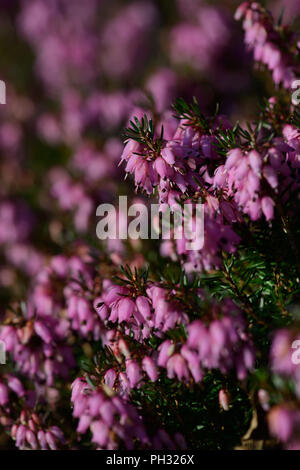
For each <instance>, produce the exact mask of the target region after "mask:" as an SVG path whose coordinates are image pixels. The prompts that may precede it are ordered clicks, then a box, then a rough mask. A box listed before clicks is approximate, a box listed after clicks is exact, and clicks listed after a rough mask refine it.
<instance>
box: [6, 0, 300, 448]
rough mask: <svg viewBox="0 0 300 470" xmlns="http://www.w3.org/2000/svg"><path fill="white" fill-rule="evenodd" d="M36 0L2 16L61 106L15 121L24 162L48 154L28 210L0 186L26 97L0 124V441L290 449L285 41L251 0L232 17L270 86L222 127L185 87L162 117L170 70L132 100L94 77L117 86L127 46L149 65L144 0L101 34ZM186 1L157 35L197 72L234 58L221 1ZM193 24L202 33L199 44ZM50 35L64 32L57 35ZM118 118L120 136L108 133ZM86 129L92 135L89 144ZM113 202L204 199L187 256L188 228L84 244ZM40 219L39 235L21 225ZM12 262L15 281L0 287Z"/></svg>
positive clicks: (293, 229)
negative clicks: (1, 358)
mask: <svg viewBox="0 0 300 470" xmlns="http://www.w3.org/2000/svg"><path fill="white" fill-rule="evenodd" d="M21 3H22V2H21ZM46 3H47V2H41V1H39V0H35V1H30V2H23V6H22V9H21V13H19V17H18V24H19V28H20V30H21V31H22V34H24V35H25V37H26V38H29V42H30V44H31V47H33V50H35V53H36V56H37V63H36V67H37V75H38V76H39V80H41V82H42V83H43V84H44V85H45V84H46V87H47V93H48V96H49V100H53V99H54V98H53V97H56V98H57V96H59V99H60V106H61V108H60V109H54V108H53V110H52V108H51V107H50V106H49V112H45V110H44V109H39V110H38V111H37V115H38V118H37V119H33V121H34V124H33V123H32V122H31V125H32V126H33V127H34V132H35V133H38V138H36V140H35V141H34V145H33V144H32V152H33V153H34V152H35V153H36V154H38V153H39V150H40V149H41V148H42V147H41V145H42V144H41V140H42V139H46V141H47V142H48V144H49V145H53V146H54V147H55V152H54V150H53V152H54V153H53V154H55V155H56V160H55V162H54V164H52V163H49V165H48V169H47V172H46V177H45V178H44V179H43V183H42V187H41V188H40V190H39V191H40V192H39V196H38V198H34V197H33V196H32V193H31V192H30V191H31V190H30V188H31V187H32V186H31V184H32V183H34V182H36V184H40V181H39V178H40V175H41V173H40V171H41V170H40V168H39V167H38V166H37V168H36V169H35V172H36V173H35V176H34V178H32V179H31V180H30V184H28V182H27V180H26V178H27V177H28V178H29V176H30V175H29V174H27V173H26V172H25V174H24V175H23V178H24V179H22V181H23V185H24V186H23V188H21V189H22V190H24V191H25V192H26V194H27V205H21V204H20V202H19V200H18V198H17V199H14V198H12V197H10V195H11V193H10V192H9V191H12V189H11V188H13V187H14V178H13V175H18V173H22V171H21V168H22V166H19V165H21V163H20V162H21V161H22V158H23V157H22V152H21V150H20V149H22V148H23V146H26V133H25V132H23V133H22V132H21V129H23V130H24V129H26V125H25V122H26V120H28V119H30V116H31V114H30V113H31V110H30V109H31V108H30V103H27V108H26V106H23V108H22V107H21V108H22V109H23V114H24V113H25V111H24V110H25V109H27V113H28V114H27V115H26V116H24V115H22V112H21V108H20V109H19V111H18V113H16V111H9V112H11V113H13V112H15V114H16V115H17V116H18V119H19V121H17V118H16V116H13V117H12V116H9V120H10V121H11V124H10V125H11V127H10V128H9V127H8V128H6V129H3V128H1V131H0V144H1V148H2V149H4V150H5V146H6V152H7V154H8V155H14V159H15V160H14V159H13V158H11V159H9V158H8V160H10V162H5V163H3V167H5V168H6V170H5V171H6V172H7V173H6V174H7V175H8V176H9V175H10V179H9V178H8V176H7V178H6V182H7V183H6V184H7V187H9V188H10V189H9V190H8V189H7V194H6V193H5V191H4V189H3V193H4V197H3V199H1V201H0V243H1V247H2V248H1V250H2V249H3V255H1V256H3V257H4V259H5V263H6V264H7V265H9V266H10V270H7V269H8V268H6V271H5V273H4V274H5V275H6V277H5V276H4V274H3V272H2V273H1V279H6V284H7V286H9V288H10V289H11V291H10V296H9V297H8V298H7V299H6V303H5V302H4V303H3V309H2V313H1V326H0V340H1V341H2V342H3V343H2V344H5V347H6V355H7V361H6V364H5V365H1V366H0V424H1V430H2V431H3V435H4V434H6V435H7V439H6V441H5V442H6V444H5V445H6V446H8V447H13V446H15V447H17V448H19V449H52V450H55V449H164V450H165V449H172V450H176V449H232V448H252V449H257V448H285V449H299V448H300V365H298V361H297V355H295V348H296V349H297V347H298V346H297V344H298V343H295V341H297V340H300V320H299V318H300V317H299V315H300V306H299V305H300V303H299V302H300V297H299V293H300V286H299V283H300V248H299V247H300V243H299V240H300V238H299V235H300V213H299V188H300V110H299V106H298V105H297V104H295V103H294V104H293V103H292V99H291V95H292V90H293V88H292V87H293V82H294V80H296V79H297V77H300V63H299V59H300V34H299V33H297V32H295V31H294V30H293V29H292V28H291V27H289V26H286V25H284V24H283V23H282V22H280V21H279V22H274V20H273V18H272V15H271V14H270V13H269V12H268V11H267V10H265V9H264V8H263V7H262V6H261V5H260V4H258V3H251V2H244V3H243V4H242V5H241V6H240V7H239V8H238V10H237V12H236V14H235V16H236V19H237V20H241V21H242V27H243V29H244V31H245V50H244V54H248V56H247V57H248V59H247V60H248V61H250V57H251V56H253V60H254V64H255V68H256V69H257V68H258V69H259V70H260V74H266V76H267V77H269V80H270V77H271V82H270V81H269V90H270V95H269V96H267V97H265V98H264V99H261V96H259V97H258V98H257V106H258V104H259V103H260V107H259V108H258V109H257V116H256V118H255V119H250V120H248V119H247V117H245V119H243V118H242V119H240V120H239V121H234V120H232V119H231V117H226V116H225V115H224V114H222V113H221V112H220V109H222V104H221V105H220V106H219V105H217V106H215V112H214V113H211V114H209V113H207V112H206V111H205V110H203V107H202V104H201V96H200V97H199V98H194V99H187V100H186V99H183V98H177V99H175V100H174V105H173V108H172V109H168V107H167V105H165V104H164V103H168V101H169V100H170V99H172V98H173V96H170V95H167V93H168V92H170V89H171V87H173V90H174V89H176V90H177V91H176V93H177V92H178V94H179V92H180V87H177V84H176V82H177V81H178V80H179V79H178V76H177V75H176V73H175V71H174V70H173V69H164V70H159V71H157V72H156V74H154V75H153V76H152V77H151V80H150V79H149V82H148V91H147V92H146V93H142V92H139V91H138V90H137V89H135V90H129V91H128V89H127V90H120V89H117V91H106V92H104V91H99V90H98V91H97V85H96V84H97V76H96V75H97V74H96V69H95V68H94V64H96V63H97V61H100V62H101V65H100V67H101V68H102V70H103V74H104V78H103V80H104V82H105V80H108V79H109V80H112V82H113V83H117V82H118V80H120V79H121V78H122V79H124V80H125V79H126V77H128V74H129V72H130V71H131V70H132V68H134V67H135V64H136V63H137V62H138V61H142V59H143V57H142V58H140V57H139V49H136V48H135V45H136V44H137V41H139V40H140V38H141V40H142V41H143V44H144V45H145V50H143V54H145V55H144V59H145V57H146V55H147V54H150V55H151V51H150V50H148V49H151V47H150V44H151V42H150V41H149V38H150V37H151V36H152V35H153V36H155V31H156V28H158V17H157V11H156V7H155V6H154V3H155V2H153V3H152V2H144V1H143V2H137V3H136V4H135V3H131V4H130V6H124V5H123V6H122V8H121V6H120V8H119V13H118V14H115V16H113V17H112V18H111V19H110V21H109V22H108V21H107V23H106V24H105V28H104V27H103V28H104V29H103V33H102V36H98V35H97V23H96V21H97V14H96V13H97V12H98V10H97V2H94V1H91V2H87V4H88V7H87V8H84V9H82V5H83V3H85V2H79V1H78V2H77V1H76V2H73V3H74V5H75V6H76V8H75V10H70V11H69V10H68V8H69V2H66V1H62V2H58V1H57V2H53V4H51V5H52V6H51V8H50V7H49V6H48V5H46ZM60 3H61V5H59V4H60ZM187 3H189V8H192V9H193V8H195V6H193V5H192V4H190V2H187ZM180 5H181V7H180ZM60 7H61V8H60ZM181 8H182V2H178V12H181ZM197 8H199V11H198V16H197V18H198V20H197V21H196V22H195V23H194V24H193V25H190V26H189V25H188V18H186V17H184V18H182V21H181V22H178V24H177V25H176V26H174V23H173V25H172V26H171V25H168V27H169V29H168V34H169V37H170V38H171V50H170V51H168V52H167V53H168V54H169V56H170V57H169V58H170V60H171V61H173V62H175V63H176V64H177V63H182V62H183V63H186V62H192V63H193V62H194V67H195V69H196V70H197V71H198V72H199V70H202V71H203V69H204V70H206V72H207V70H209V71H210V73H211V74H212V76H213V75H214V74H216V63H217V64H218V63H219V64H220V63H221V59H218V57H220V55H222V51H223V49H224V48H226V47H232V46H229V43H230V35H231V32H230V24H231V23H230V19H229V18H228V17H227V16H226V15H225V17H224V16H223V14H222V12H221V11H220V10H218V9H217V10H214V8H213V7H205V8H204V7H203V6H202V7H201V6H198V7H197ZM201 8H204V9H203V10H201ZM33 12H35V13H34V14H35V15H37V16H38V17H39V21H37V20H36V21H32V15H33ZM79 13H80V15H81V16H82V18H81V20H80V24H79V23H78V18H79V17H80V15H79ZM207 17H208V18H209V21H211V22H212V24H214V25H218V27H216V26H215V27H214V28H213V31H214V32H213V33H212V32H211V31H212V30H211V29H210V30H207V31H206V30H205V33H204V31H203V30H202V31H201V34H200V33H199V34H198V30H199V29H201V25H203V22H204V25H205V18H207ZM53 18H55V20H53ZM57 19H59V20H60V21H56V20H57ZM99 21H100V20H99ZM66 24H68V25H69V31H71V33H72V34H71V33H70V34H71V36H72V35H73V36H72V38H73V39H72V41H69V39H70V37H69V34H66V38H64V34H65V33H64V31H67V30H66V28H65V27H64V26H63V25H66ZM116 31H117V34H116ZM165 34H167V32H166V31H165ZM210 34H212V35H213V37H209V35H210ZM232 34H233V33H232ZM117 36H118V37H117ZM191 36H192V37H195V38H196V40H195V41H194V42H193V41H191V44H189V41H186V40H185V39H184V38H186V37H188V38H190V37H191ZM75 39H76V41H77V45H76V43H75V42H74V41H75ZM197 41H198V42H199V44H198V42H197ZM226 41H228V44H226ZM192 45H193V47H192ZM52 48H57V51H59V57H60V61H57V60H55V61H54V62H53V60H52V59H53V57H54V56H53V55H52V54H53V50H52ZM99 48H103V54H102V55H101V56H99V55H98V54H97V50H98V49H99ZM123 49H124V50H126V51H128V52H129V55H128V56H127V55H126V60H125V55H124V50H123ZM122 51H123V52H122ZM237 57H238V55H237ZM51 60H52V62H51ZM251 60H252V59H251ZM49 61H50V62H49ZM49 64H50V65H51V66H50V65H49ZM116 64H118V67H116ZM190 65H191V64H190ZM95 67H96V65H95ZM224 67H225V66H224ZM79 70H80V73H79ZM213 71H214V73H213ZM178 73H179V72H178ZM194 73H195V71H194ZM70 77H76V78H77V79H78V80H77V81H75V83H74V81H73V80H72V79H71V78H70ZM124 77H125V78H124ZM128 86H129V85H128ZM103 88H105V87H104V85H103ZM191 88H192V86H191ZM151 90H152V91H151ZM129 95H130V100H131V99H133V96H134V99H133V101H134V102H135V105H134V106H133V105H132V103H130V100H129V98H128V96H129ZM15 99H16V101H17V102H18V100H20V98H18V99H17V98H15ZM137 102H139V103H141V102H143V103H145V102H146V105H143V106H142V105H141V106H137V105H136V103H137ZM50 109H51V111H50ZM7 112H8V111H7ZM55 113H57V114H55ZM25 114H26V113H25ZM241 114H242V113H241ZM127 116H130V119H129V121H128V125H127V127H126V128H125V130H124V131H123V134H122V135H123V138H124V145H122V144H120V141H119V140H118V139H117V137H116V129H119V128H120V126H121V124H122V125H123V121H124V117H126V118H127ZM20 121H21V122H20ZM7 126H8V124H7ZM99 128H100V129H102V132H103V135H106V137H105V141H104V143H103V141H101V142H99V141H98V140H97V139H98V137H95V130H96V132H97V129H99ZM107 129H109V130H107ZM117 132H118V133H121V132H120V131H119V130H118V131H117ZM82 135H85V136H86V137H85V138H82ZM100 140H101V139H100ZM47 148H50V147H47ZM49 152H50V151H49ZM68 153H70V154H71V159H68V156H69V155H68ZM57 155H59V157H57ZM45 158H46V159H47V158H49V161H50V160H51V152H50V153H49V156H48V157H47V154H46V153H45ZM13 161H16V163H13ZM67 161H68V163H66V162H67ZM10 165H12V168H10ZM48 170H49V171H48ZM26 175H27V176H26ZM28 175H29V176H28ZM126 177H127V178H126ZM125 180H126V181H125ZM99 182H100V183H99ZM120 188H121V189H120ZM1 191H2V190H1ZM14 191H16V188H14ZM117 191H119V192H120V193H121V194H124V192H127V194H128V195H129V197H130V199H131V200H132V201H134V200H138V201H142V202H143V203H144V204H146V205H148V204H150V203H156V204H159V207H160V209H161V211H164V210H165V208H166V207H171V206H172V205H173V204H174V203H177V204H185V203H188V202H190V203H195V202H198V201H200V202H201V203H202V204H203V205H204V245H203V247H202V248H201V249H200V250H189V249H188V248H187V242H188V240H187V239H186V238H185V237H184V235H183V237H181V238H180V239H176V238H175V237H173V238H171V239H170V240H132V239H129V240H107V243H102V244H100V242H99V240H97V239H96V236H95V225H96V215H95V214H96V205H97V204H98V203H100V202H101V201H106V200H109V198H113V195H114V194H116V193H117ZM121 215H122V214H121ZM39 220H46V221H47V230H44V229H41V230H36V228H35V227H36V224H38V223H39V222H38V221H39ZM37 232H38V233H37ZM32 233H33V234H35V235H32ZM37 240H39V241H37ZM45 246H46V247H47V248H45ZM15 269H16V270H17V272H18V276H19V277H10V276H17V274H14V273H15V271H14V270H15ZM20 276H21V277H20ZM22 276H23V277H22ZM20 279H26V281H25V280H24V282H20ZM9 280H11V281H9ZM19 283H20V284H19ZM24 286H26V288H24ZM293 348H294V349H293Z"/></svg>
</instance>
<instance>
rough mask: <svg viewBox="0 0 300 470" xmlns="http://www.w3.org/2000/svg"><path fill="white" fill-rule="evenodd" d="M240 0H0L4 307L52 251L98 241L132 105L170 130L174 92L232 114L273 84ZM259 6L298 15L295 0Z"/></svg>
mask: <svg viewBox="0 0 300 470" xmlns="http://www.w3.org/2000/svg"><path fill="white" fill-rule="evenodd" d="M238 5H239V2H237V1H234V0H232V1H229V0H228V1H227V0H223V1H218V2H212V1H205V0H157V1H155V0H133V1H122V0H85V1H84V2H83V1H82V0H1V2H0V9H1V11H0V13H1V14H0V48H1V50H0V79H1V80H3V81H4V82H5V84H6V92H7V96H6V104H5V105H0V171H1V183H0V299H1V305H2V306H4V305H6V304H8V303H9V302H11V300H12V299H14V300H17V299H22V298H23V297H24V296H25V293H26V291H27V289H28V287H29V285H30V282H31V279H32V278H34V276H35V275H36V274H37V273H38V272H39V270H40V269H41V266H42V264H43V263H44V260H45V259H46V258H47V257H49V256H50V255H53V254H56V253H60V252H61V251H62V249H63V250H67V249H68V246H69V245H71V244H72V243H73V242H79V241H80V240H84V239H87V240H88V241H89V242H90V243H94V244H95V245H98V244H99V242H98V240H97V239H96V235H95V226H96V217H95V211H96V207H97V205H98V204H100V203H101V202H104V201H115V200H116V197H117V195H118V194H119V193H121V194H132V190H131V189H130V190H129V189H128V188H129V186H127V183H126V182H124V181H123V173H122V172H121V171H120V170H119V168H118V162H119V157H120V154H121V150H122V136H121V134H122V130H123V128H124V127H125V126H126V125H127V123H128V120H129V119H130V118H131V117H132V116H134V115H136V116H141V115H142V114H143V113H145V112H146V113H147V114H149V115H152V117H153V119H154V120H155V121H156V122H159V123H163V124H164V127H165V135H166V136H168V133H169V134H170V133H171V132H172V131H173V130H174V128H175V125H176V122H175V119H174V118H173V117H172V108H171V105H172V102H173V100H174V98H175V97H179V96H180V97H184V98H186V99H187V100H191V99H192V97H193V96H196V97H197V99H198V102H199V103H200V106H201V108H202V109H203V112H206V113H213V112H214V110H215V107H216V103H219V104H220V109H221V113H223V114H226V115H227V116H228V117H229V119H232V121H234V120H236V119H246V118H251V116H253V115H254V114H255V113H256V112H257V109H258V104H259V103H258V100H259V99H260V98H261V99H263V98H264V96H265V95H266V91H268V94H269V93H270V92H271V91H272V86H273V85H272V84H271V82H270V83H269V84H268V83H266V81H265V79H263V78H262V77H261V76H260V71H259V70H258V71H255V73H254V72H253V70H252V57H251V55H250V54H248V53H247V51H246V50H245V46H244V42H243V34H242V30H241V26H240V24H238V23H237V22H235V21H234V19H233V15H234V11H235V9H236V8H237V6H238ZM267 6H268V7H269V8H270V9H271V11H272V12H273V14H274V16H275V18H278V20H279V18H280V17H281V16H282V12H283V11H284V13H283V21H286V22H296V21H298V20H297V13H298V11H299V6H300V5H299V0H285V1H277V0H276V1H269V2H267ZM268 88H269V89H268ZM267 89H268V90H267ZM116 245H118V243H117V242H116V243H115V245H114V250H116V251H118V250H120V251H122V249H123V247H122V245H120V246H116Z"/></svg>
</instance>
